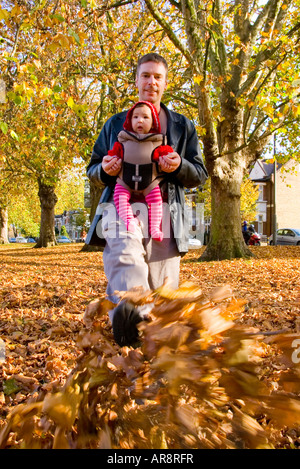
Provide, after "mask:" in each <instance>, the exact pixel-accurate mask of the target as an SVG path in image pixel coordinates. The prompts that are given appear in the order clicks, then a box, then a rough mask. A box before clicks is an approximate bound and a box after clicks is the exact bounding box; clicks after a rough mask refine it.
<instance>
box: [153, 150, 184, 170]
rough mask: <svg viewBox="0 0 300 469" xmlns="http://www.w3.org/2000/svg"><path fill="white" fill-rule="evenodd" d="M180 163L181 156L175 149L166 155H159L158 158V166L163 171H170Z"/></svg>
mask: <svg viewBox="0 0 300 469" xmlns="http://www.w3.org/2000/svg"><path fill="white" fill-rule="evenodd" d="M180 163H181V158H180V156H179V155H178V153H176V152H175V151H174V152H173V153H168V154H167V155H164V156H160V158H159V160H158V164H159V168H160V170H161V171H164V172H165V173H172V172H173V171H175V170H176V169H177V168H178V167H179V166H180Z"/></svg>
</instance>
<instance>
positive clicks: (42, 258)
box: [0, 246, 300, 449]
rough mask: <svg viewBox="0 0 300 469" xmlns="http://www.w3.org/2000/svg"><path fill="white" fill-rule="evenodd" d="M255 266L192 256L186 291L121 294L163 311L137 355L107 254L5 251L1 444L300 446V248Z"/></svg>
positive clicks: (265, 255) (268, 253)
mask: <svg viewBox="0 0 300 469" xmlns="http://www.w3.org/2000/svg"><path fill="white" fill-rule="evenodd" d="M256 254H257V256H258V257H257V258H256V259H255V260H250V261H242V260H237V261H234V262H233V261H231V262H229V261H228V262H224V261H223V262H215V263H198V262H195V260H196V257H197V256H199V252H198V251H197V252H196V253H195V254H194V253H190V254H189V255H188V256H187V257H186V259H185V260H184V261H183V262H182V270H181V276H182V283H181V286H180V288H179V289H178V290H171V289H169V288H168V285H167V284H166V285H163V286H162V287H161V288H160V289H158V290H157V291H149V292H141V291H140V290H139V289H138V288H137V289H136V290H135V291H131V292H123V293H122V292H121V293H120V296H122V297H124V298H127V300H128V301H131V302H133V303H134V304H141V303H147V302H152V301H154V302H155V308H154V309H153V311H152V316H151V320H150V321H149V322H144V323H142V324H141V326H140V329H141V331H140V333H141V346H140V347H139V348H136V349H132V348H127V347H124V348H122V349H120V348H119V347H118V346H117V345H116V344H115V342H114V340H113V336H112V331H111V327H110V324H109V322H108V318H107V311H108V309H109V308H110V304H109V303H108V302H107V301H106V300H105V299H104V289H105V278H104V275H103V269H102V259H101V254H100V253H80V252H79V247H78V246H70V247H56V248H53V249H52V250H50V251H49V250H47V251H46V250H41V251H40V252H38V253H36V250H32V249H29V248H23V249H20V248H19V249H17V248H10V249H8V248H6V249H4V248H3V249H2V250H1V252H0V255H1V257H2V263H3V265H4V266H5V268H4V270H5V274H4V275H6V279H4V278H3V283H2V287H1V317H0V320H1V322H0V326H1V338H2V339H3V340H4V342H5V344H6V346H7V356H6V360H5V362H4V363H2V364H1V365H0V370H1V374H2V380H1V387H2V390H1V388H0V396H2V397H1V404H2V408H1V410H0V412H1V413H0V418H1V420H0V422H1V427H0V446H1V447H2V448H18V447H21V448H124V449H143V448H155V449H165V448H168V449H178V448H188V449H192V448H196V449H197V448H276V447H297V446H298V438H299V437H298V435H299V425H298V422H299V412H300V401H299V399H298V396H299V384H298V383H299V375H298V372H299V371H298V367H297V361H298V360H297V357H298V355H297V349H296V348H295V343H296V344H297V343H298V342H295V341H297V340H298V338H299V334H298V323H297V311H298V312H299V281H298V279H297V276H296V275H294V276H293V275H292V272H295V270H294V269H295V267H297V266H298V264H299V249H298V248H293V247H291V248H280V247H278V248H274V247H273V248H271V247H270V248H268V247H265V248H263V247H260V248H256ZM283 256H284V257H283ZM288 256H290V257H289V258H288ZM54 265H56V268H55V269H54V268H53V267H54ZM24 267H25V268H26V275H24V270H23V269H24ZM247 267H248V268H247ZM213 271H214V272H215V276H213V275H212V272H213ZM248 271H249V274H248ZM254 272H256V274H257V277H258V278H257V279H255V277H254V276H253V273H254ZM259 272H260V273H259ZM267 272H269V277H268V278H267V277H266V273H267ZM34 275H35V280H36V281H35V282H33V281H32V278H33V276H34ZM195 277H196V278H195ZM287 277H288V278H289V279H290V282H289V283H288V282H287V280H286V278H287ZM225 278H227V280H230V284H231V286H226V283H228V282H224V279H225ZM257 280H258V283H257ZM242 285H243V286H244V287H242ZM247 285H248V289H247ZM267 287H268V288H267ZM284 287H286V288H284ZM247 290H248V293H247ZM91 298H94V300H93V301H91ZM5 416H6V419H5ZM4 419H5V420H4Z"/></svg>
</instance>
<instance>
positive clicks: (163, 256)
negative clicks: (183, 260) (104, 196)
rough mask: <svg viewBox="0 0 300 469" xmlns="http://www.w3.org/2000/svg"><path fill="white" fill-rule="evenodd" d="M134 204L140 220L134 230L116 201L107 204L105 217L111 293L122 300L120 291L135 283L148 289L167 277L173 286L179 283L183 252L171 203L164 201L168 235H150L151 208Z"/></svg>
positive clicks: (112, 297) (106, 264) (164, 228)
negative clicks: (175, 232) (173, 223)
mask: <svg viewBox="0 0 300 469" xmlns="http://www.w3.org/2000/svg"><path fill="white" fill-rule="evenodd" d="M132 208H133V211H134V213H135V214H137V218H138V220H139V226H137V229H136V230H135V232H134V233H132V232H129V231H127V229H126V226H125V223H124V222H123V221H122V220H121V219H120V218H119V216H118V214H117V211H116V208H115V206H114V204H113V203H110V204H107V207H106V209H105V212H104V213H103V218H102V233H103V236H104V238H105V240H106V245H105V248H104V252H103V262H104V271H105V275H106V278H107V282H108V285H107V290H106V293H107V297H108V299H110V301H112V302H113V303H118V301H119V297H118V296H117V295H116V294H115V292H116V291H128V290H130V289H131V288H134V287H140V286H141V287H142V288H143V289H144V290H149V289H152V290H153V289H156V288H158V287H160V286H161V285H162V284H163V283H164V281H165V280H166V278H168V281H169V282H170V285H171V286H172V287H173V288H177V287H178V284H179V268H180V254H179V252H178V249H177V245H176V240H175V239H174V236H173V232H172V229H171V222H170V216H169V207H168V205H167V204H164V207H163V211H164V213H163V223H162V231H163V233H164V239H163V240H162V241H155V240H153V239H152V238H150V237H149V230H148V209H147V206H146V204H144V203H141V202H138V203H134V204H132Z"/></svg>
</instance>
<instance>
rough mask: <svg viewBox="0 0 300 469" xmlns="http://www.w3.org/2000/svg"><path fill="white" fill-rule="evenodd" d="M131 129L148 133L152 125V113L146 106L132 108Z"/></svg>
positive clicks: (139, 132) (140, 132)
mask: <svg viewBox="0 0 300 469" xmlns="http://www.w3.org/2000/svg"><path fill="white" fill-rule="evenodd" d="M131 125H132V128H133V131H134V132H136V133H138V134H148V133H149V132H150V130H151V127H152V114H151V109H150V108H149V107H148V106H140V107H137V108H135V109H134V110H133V113H132V117H131Z"/></svg>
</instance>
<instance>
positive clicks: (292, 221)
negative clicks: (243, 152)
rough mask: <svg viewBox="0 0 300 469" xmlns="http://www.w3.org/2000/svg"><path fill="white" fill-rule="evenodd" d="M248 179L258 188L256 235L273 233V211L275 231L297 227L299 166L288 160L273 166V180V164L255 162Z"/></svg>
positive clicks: (299, 213)
mask: <svg viewBox="0 0 300 469" xmlns="http://www.w3.org/2000/svg"><path fill="white" fill-rule="evenodd" d="M270 161H271V160H270ZM250 179H251V180H252V181H253V182H254V183H255V184H257V185H258V188H259V198H258V200H257V218H256V222H255V228H256V230H257V232H258V233H259V234H261V235H266V236H270V235H271V234H272V233H273V231H274V213H275V209H276V225H277V228H300V210H299V205H298V203H299V202H298V201H299V199H300V164H299V163H296V162H295V161H293V160H290V161H288V162H287V163H285V164H284V165H282V164H277V170H276V177H274V162H272V163H271V162H268V160H258V161H257V162H256V163H255V165H254V167H253V169H252V170H251V172H250ZM274 181H275V182H276V184H274ZM275 187H276V191H275ZM275 192H276V196H275ZM274 202H275V203H274Z"/></svg>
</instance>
